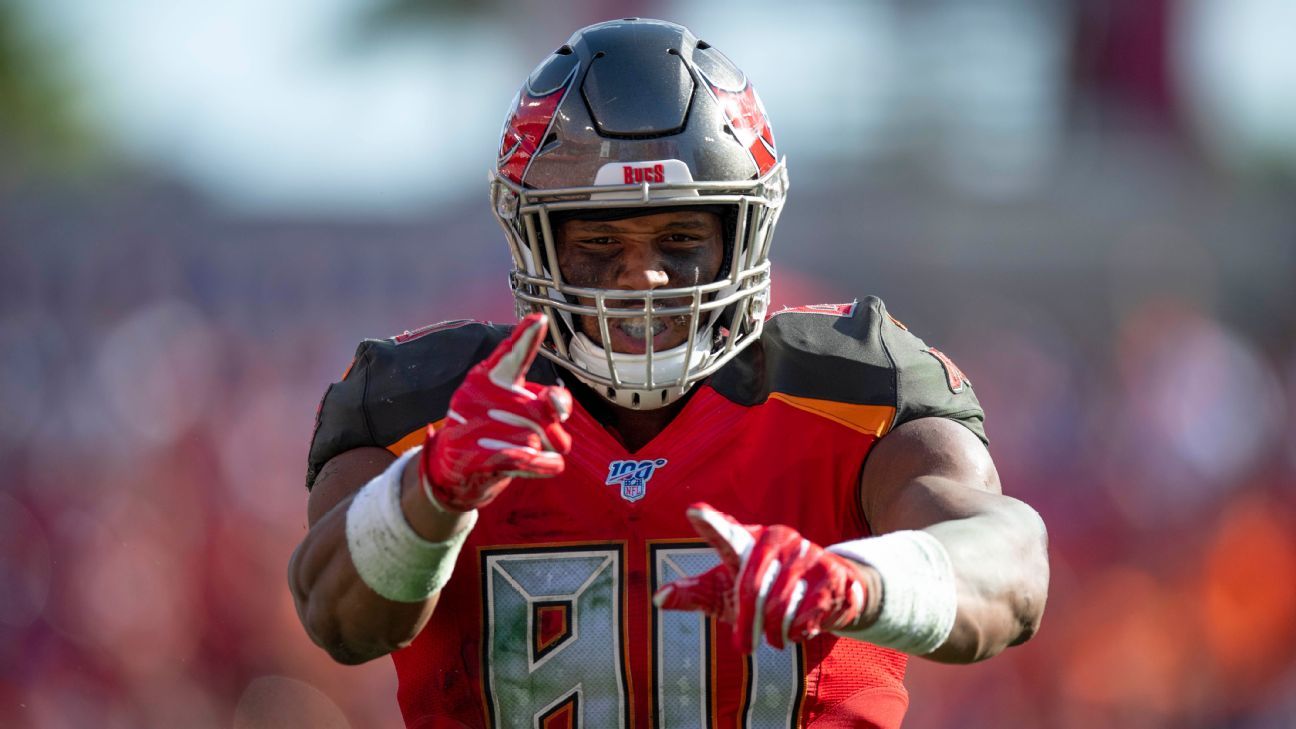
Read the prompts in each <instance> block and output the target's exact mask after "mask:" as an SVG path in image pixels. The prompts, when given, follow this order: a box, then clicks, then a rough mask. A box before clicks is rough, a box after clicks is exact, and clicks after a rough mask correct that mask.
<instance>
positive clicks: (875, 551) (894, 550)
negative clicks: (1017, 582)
mask: <svg viewBox="0 0 1296 729" xmlns="http://www.w3.org/2000/svg"><path fill="white" fill-rule="evenodd" d="M828 551H829V552H832V553H834V554H838V555H841V556H842V557H846V558H847V559H852V560H855V561H856V562H861V563H863V564H866V565H869V566H871V567H873V568H874V569H876V570H877V571H878V573H879V574H880V575H881V576H882V610H881V613H880V614H879V615H878V619H877V621H876V622H874V623H873V624H872V625H870V626H868V627H867V628H862V629H844V630H834V631H833V633H834V634H836V635H840V636H842V637H845V638H853V639H855V640H863V641H867V642H869V643H873V644H874V645H880V646H884V647H887V648H894V649H895V650H898V651H901V652H904V653H909V654H911V655H916V656H921V655H926V654H928V653H931V652H932V651H934V650H936V649H937V648H939V647H940V646H941V644H942V643H944V642H945V639H946V638H949V635H950V632H951V631H953V630H954V618H955V616H956V615H957V614H958V596H957V595H956V594H955V590H954V565H953V563H952V562H950V557H949V552H947V551H945V545H943V544H941V543H940V540H938V539H936V537H933V536H932V535H930V534H928V533H927V532H922V531H903V532H892V533H890V534H883V535H882V536H879V537H869V538H867V539H857V540H855V541H851V542H842V543H841V544H834V545H832V546H831V547H829V548H828Z"/></svg>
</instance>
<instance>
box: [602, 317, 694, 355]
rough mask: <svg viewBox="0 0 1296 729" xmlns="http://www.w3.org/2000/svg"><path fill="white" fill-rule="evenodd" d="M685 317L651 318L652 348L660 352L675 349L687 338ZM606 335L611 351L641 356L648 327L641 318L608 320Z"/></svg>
mask: <svg viewBox="0 0 1296 729" xmlns="http://www.w3.org/2000/svg"><path fill="white" fill-rule="evenodd" d="M688 329H689V326H688V317H687V316H683V315H681V316H654V317H653V318H652V347H653V351H654V352H662V351H665V350H667V349H671V348H672V347H677V346H679V345H680V344H683V343H684V340H685V339H687V338H688ZM608 334H609V335H611V337H612V351H613V352H624V353H626V354H643V353H645V352H646V351H648V348H647V347H646V346H644V341H645V337H647V336H648V327H647V325H646V324H645V322H644V319H643V318H635V319H612V318H609V319H608Z"/></svg>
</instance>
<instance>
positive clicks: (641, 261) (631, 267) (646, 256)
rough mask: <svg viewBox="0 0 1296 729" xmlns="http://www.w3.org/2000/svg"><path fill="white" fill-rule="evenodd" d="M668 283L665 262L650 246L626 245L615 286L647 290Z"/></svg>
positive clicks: (668, 275) (664, 285)
mask: <svg viewBox="0 0 1296 729" xmlns="http://www.w3.org/2000/svg"><path fill="white" fill-rule="evenodd" d="M668 285H670V274H669V273H667V272H666V266H665V263H664V262H663V261H662V258H661V256H660V255H658V254H657V252H656V251H655V250H654V249H653V247H652V246H642V245H640V246H626V247H625V248H624V249H623V250H622V260H621V266H620V270H619V273H618V276H617V287H618V288H621V289H629V290H635V291H640V290H643V291H649V290H652V289H660V288H665V287H666V286H668Z"/></svg>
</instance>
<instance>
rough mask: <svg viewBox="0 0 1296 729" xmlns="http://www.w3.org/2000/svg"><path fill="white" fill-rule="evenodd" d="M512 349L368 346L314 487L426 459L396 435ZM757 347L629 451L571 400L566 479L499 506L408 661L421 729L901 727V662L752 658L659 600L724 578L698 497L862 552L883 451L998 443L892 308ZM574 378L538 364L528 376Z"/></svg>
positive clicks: (480, 329)
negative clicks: (909, 437)
mask: <svg viewBox="0 0 1296 729" xmlns="http://www.w3.org/2000/svg"><path fill="white" fill-rule="evenodd" d="M860 310H864V311H860ZM857 319H858V321H854V320H857ZM842 320H850V323H852V324H853V326H851V327H840V326H836V325H835V322H839V321H842ZM504 332H506V330H504V329H501V328H497V327H487V326H486V325H481V324H462V323H457V324H456V325H455V326H454V327H453V328H450V329H445V330H438V331H437V332H429V333H428V334H429V335H430V336H428V337H426V338H418V339H414V338H407V339H405V340H404V341H403V342H402V343H400V344H395V343H394V342H392V341H389V342H385V343H379V342H374V343H366V345H362V346H361V350H360V352H359V353H358V354H357V360H356V362H357V366H355V367H353V368H352V370H351V372H350V373H348V375H347V377H346V378H345V379H344V381H343V382H342V383H338V384H336V385H334V386H333V388H331V389H330V391H329V392H328V393H327V394H326V396H325V400H324V403H323V406H322V408H321V417H320V424H319V427H317V433H316V438H315V442H314V444H313V445H312V453H311V473H310V476H309V477H308V478H309V479H313V477H314V474H315V473H316V472H317V471H318V468H319V466H321V465H322V464H323V463H324V462H325V461H327V458H328V457H331V455H330V454H335V453H337V452H341V451H343V450H346V449H348V448H349V447H356V445H363V444H366V443H357V442H356V441H358V440H365V441H368V444H381V443H382V442H383V440H384V439H385V441H386V447H388V448H389V449H390V450H392V451H393V452H396V453H399V452H402V451H404V450H405V449H407V448H410V447H412V446H414V445H416V444H418V443H419V442H421V429H420V428H418V427H417V425H415V426H414V427H410V428H409V430H407V431H405V432H404V433H403V434H402V435H400V437H396V435H397V433H399V432H400V428H401V427H403V426H402V425H401V423H402V422H406V423H417V422H418V420H419V417H422V418H423V421H424V422H426V421H427V420H436V419H439V417H441V416H443V415H444V410H445V405H444V401H448V397H449V393H450V392H453V389H454V386H457V382H458V380H459V379H462V373H463V372H464V371H466V369H467V367H468V366H470V365H471V363H473V362H476V361H478V360H480V359H481V358H482V357H484V356H485V355H486V354H487V353H489V351H490V350H491V349H492V348H493V343H495V342H498V341H499V340H500V339H502V338H503V336H504ZM438 334H440V340H441V341H439V342H437V343H436V344H437V346H436V347H435V351H436V352H438V353H439V355H440V356H438V360H437V361H438V362H441V366H439V367H431V368H427V367H425V368H423V369H424V370H427V369H433V370H436V372H434V373H433V374H432V375H430V376H428V375H426V374H424V375H420V376H423V377H427V378H428V379H424V380H410V379H408V376H407V375H402V374H401V373H402V372H405V371H408V370H409V369H410V368H408V367H403V366H401V363H402V362H408V361H409V360H410V358H414V357H416V355H417V358H418V359H419V360H420V361H424V358H426V357H427V356H428V353H427V352H422V351H418V350H416V349H410V347H411V345H415V344H416V343H417V342H422V341H425V339H435V338H437V335H438ZM488 334H489V336H488ZM810 342H813V343H814V346H813V347H808V346H807V343H810ZM425 346H431V345H425ZM384 348H386V349H384ZM452 352H461V353H463V354H460V355H449V353H452ZM749 352H751V353H752V354H751V355H750V356H748V355H747V353H746V352H745V353H744V357H743V358H740V360H735V363H734V364H733V366H732V367H730V366H727V367H726V368H724V369H722V370H721V371H720V372H718V373H716V375H714V376H713V377H712V378H710V379H709V380H708V381H707V382H706V383H704V384H702V385H700V386H699V387H698V391H697V392H696V393H694V394H693V396H692V398H691V399H690V400H689V401H688V403H687V404H686V406H685V407H684V409H683V410H682V411H681V412H680V414H679V415H678V416H677V417H676V418H675V419H674V420H673V421H671V423H670V424H669V425H668V426H667V427H666V429H665V430H664V431H662V432H661V433H660V434H659V435H658V436H657V437H656V438H654V439H653V440H652V441H651V442H650V443H648V444H647V445H645V446H644V447H643V448H641V449H640V450H638V451H636V452H634V453H629V452H627V451H626V450H625V449H624V447H623V446H622V445H621V444H620V443H619V442H618V441H617V440H616V438H614V437H613V436H612V435H611V434H610V433H609V432H608V431H607V430H606V429H604V427H603V426H602V425H601V424H600V423H599V422H597V421H596V420H595V419H594V418H593V417H592V416H591V415H590V414H589V413H588V412H587V411H585V410H584V409H583V408H581V407H580V406H579V404H577V405H576V407H575V409H574V412H573V414H572V417H571V419H570V420H569V421H568V423H567V429H568V432H569V433H570V434H571V436H572V441H573V449H572V453H571V454H570V455H569V456H568V457H567V467H566V470H565V471H564V472H563V473H562V474H561V475H560V476H557V477H554V478H551V479H544V480H534V481H528V480H522V479H518V480H515V481H514V483H513V484H512V485H511V486H510V487H509V488H508V489H506V490H505V491H504V492H503V493H502V495H501V496H500V497H499V498H498V499H496V500H495V501H494V502H493V503H492V504H491V505H490V506H488V507H486V508H485V509H483V510H482V513H481V516H480V519H479V521H478V523H477V526H476V528H475V529H474V530H473V532H472V533H471V534H470V535H469V537H468V541H467V543H466V545H465V547H464V549H463V551H462V552H461V554H460V557H459V561H458V563H457V564H456V566H455V572H454V576H453V577H452V578H451V580H450V583H449V584H448V585H447V586H446V588H445V589H444V590H443V591H442V593H441V596H440V601H439V603H438V605H437V608H436V610H435V612H434V613H433V615H432V618H431V620H430V622H429V623H428V625H427V627H426V628H425V629H424V631H423V632H422V633H421V634H420V635H419V636H418V637H417V638H416V639H415V641H414V643H413V644H411V645H410V646H409V647H408V648H405V649H404V650H401V651H399V652H397V653H394V654H393V656H392V657H393V660H394V662H395V664H396V669H397V674H398V676H399V681H400V688H399V692H398V696H399V701H400V705H401V710H402V713H403V715H404V717H405V721H406V724H407V726H409V727H429V728H437V729H441V728H450V727H455V728H459V727H474V728H475V727H484V726H491V727H526V728H529V729H534V728H535V727H540V728H541V729H546V728H548V727H576V726H585V727H739V726H741V727H801V726H806V727H817V728H822V727H866V728H867V727H876V728H878V729H889V728H893V727H898V726H899V725H900V721H901V719H902V717H903V716H904V713H905V709H906V707H907V705H908V696H907V693H906V691H905V689H904V686H903V683H902V680H903V676H904V670H905V663H906V656H905V655H903V654H901V653H898V652H895V651H892V650H889V649H885V648H880V647H878V646H874V645H871V644H868V643H863V642H858V641H853V640H847V639H841V638H837V637H836V636H832V635H821V636H818V637H816V638H814V639H812V640H810V641H807V642H805V643H803V644H799V645H797V644H794V645H793V646H792V647H790V648H788V649H787V650H783V651H779V650H775V649H773V648H771V647H769V646H768V645H765V644H764V643H763V642H762V643H761V644H760V647H759V648H758V649H757V650H756V651H755V653H754V654H753V655H752V656H750V657H746V656H741V655H739V654H737V653H735V652H734V651H733V650H732V648H731V647H730V645H729V641H728V626H720V627H719V628H717V626H716V625H715V624H713V621H712V620H711V619H709V618H706V617H705V616H703V615H701V614H699V613H686V612H672V611H662V610H658V609H657V608H656V607H654V606H653V604H652V601H651V599H650V598H651V595H652V594H653V592H654V591H655V590H656V588H657V587H658V586H660V585H661V584H663V583H665V582H668V581H670V580H673V579H676V578H678V577H680V576H683V575H688V574H697V573H699V572H702V571H704V570H706V569H709V568H710V567H711V566H713V565H715V564H716V562H717V559H718V558H717V557H716V555H715V553H714V551H713V550H711V549H710V548H709V547H707V546H706V545H705V544H704V543H703V542H702V541H701V540H700V539H699V538H698V536H697V535H696V533H694V531H693V529H692V528H691V526H690V525H689V523H688V521H687V520H686V518H685V510H686V508H687V507H688V506H689V505H690V504H692V503H693V502H696V501H705V502H707V503H710V504H711V505H712V506H715V507H716V508H718V509H721V510H722V511H725V512H727V513H729V514H732V515H733V516H734V517H735V518H737V519H739V520H740V521H743V522H745V523H751V524H778V523H781V524H788V525H790V526H792V527H794V528H796V529H797V530H798V531H800V532H801V533H802V534H803V535H804V536H806V537H807V538H808V539H811V540H813V541H815V542H817V543H819V544H822V545H829V544H833V543H835V542H840V541H844V540H847V539H855V538H858V537H861V536H865V535H867V534H868V524H867V521H866V518H865V515H864V514H863V513H862V510H861V506H860V499H859V494H858V488H859V478H860V473H861V470H862V468H863V464H864V458H865V456H866V455H867V453H868V451H869V449H870V448H871V447H872V446H873V444H874V443H875V442H876V441H877V439H878V438H879V437H881V436H882V435H884V434H885V433H886V431H887V430H889V429H890V428H892V427H894V425H895V424H897V423H898V422H902V421H903V420H906V419H909V418H912V417H922V416H928V415H940V416H945V417H953V418H955V419H958V420H959V421H960V422H964V423H965V424H966V425H968V427H970V428H972V429H973V430H974V432H977V433H978V435H983V431H982V430H981V413H980V407H979V405H977V404H976V400H975V396H973V395H972V394H971V390H970V388H969V387H966V386H965V385H966V381H965V380H963V381H960V382H958V383H957V385H958V386H957V387H955V386H954V384H953V380H952V378H951V377H949V376H948V373H947V371H946V370H945V369H944V363H943V361H942V360H941V359H940V358H939V357H936V356H934V355H930V354H929V353H926V348H925V346H924V345H923V344H922V342H921V341H920V340H918V339H916V338H915V337H913V336H912V335H909V334H908V332H907V331H905V330H903V329H901V328H899V327H897V326H895V324H894V323H891V320H890V319H889V317H887V316H885V310H884V309H883V308H882V305H881V302H878V301H877V300H876V299H871V300H868V301H866V302H864V303H863V304H860V305H858V306H852V307H849V308H847V307H840V308H839V309H838V310H834V311H833V312H825V311H822V310H812V311H803V312H797V313H790V314H786V315H783V316H776V317H775V318H774V319H772V320H771V321H770V322H769V325H768V326H767V328H766V334H765V336H763V337H762V340H761V342H760V343H759V344H758V345H757V346H754V347H752V348H751V350H749ZM897 352H901V354H899V355H897ZM446 359H449V360H452V361H451V362H449V363H446V362H444V360H446ZM357 369H358V370H359V374H356V373H357ZM456 372H457V373H458V374H457V375H456V374H455V373H456ZM557 375H558V373H556V372H554V371H553V367H552V365H549V364H548V363H537V367H536V368H533V371H532V372H531V373H530V375H529V376H531V378H532V379H534V380H536V381H551V380H553V379H555V378H556V376H557ZM353 378H359V381H358V382H356V383H355V384H354V385H353V386H352V387H347V386H346V383H347V382H348V381H351V380H352V379H353ZM838 380H842V381H838ZM947 384H948V387H946V385H947ZM443 391H444V392H443ZM902 392H903V395H902ZM379 403H381V405H378V406H377V407H376V404H379ZM438 408H439V411H438ZM393 409H394V410H406V409H410V410H414V411H415V412H414V413H402V414H399V415H393V414H392V413H390V412H388V411H389V410H393ZM438 413H439V414H438ZM433 416H436V417H433Z"/></svg>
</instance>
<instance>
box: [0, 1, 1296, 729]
mask: <svg viewBox="0 0 1296 729" xmlns="http://www.w3.org/2000/svg"><path fill="white" fill-rule="evenodd" d="M622 15H647V16H656V17H665V18H669V19H674V20H678V21H680V22H683V23H685V24H687V25H689V26H691V27H692V28H693V29H694V30H695V31H696V32H697V33H698V34H699V35H700V36H701V37H703V38H705V39H707V40H709V41H710V42H712V43H714V44H715V45H716V46H717V47H719V48H721V49H723V50H724V51H725V52H726V53H727V54H728V55H729V56H730V57H732V58H733V59H734V60H735V61H736V62H737V63H738V65H739V66H741V67H742V68H744V69H746V70H747V71H748V73H749V74H750V75H751V76H752V77H753V78H754V79H755V80H756V82H757V85H758V87H759V88H760V89H761V92H762V95H763V96H764V99H765V102H766V105H767V106H768V107H769V108H770V110H771V114H772V118H773V120H774V122H775V132H776V134H777V135H778V140H779V144H780V148H781V150H782V151H783V152H784V153H785V154H786V155H787V156H788V157H789V160H790V164H791V170H792V174H793V179H794V185H793V189H792V200H791V204H790V206H789V207H788V209H787V212H786V214H785V216H784V218H783V223H782V225H781V229H780V235H779V238H778V244H777V246H776V247H775V259H776V277H775V281H776V283H775V286H776V292H777V294H776V298H777V301H776V303H784V304H788V303H818V302H825V301H840V300H843V299H844V300H849V299H850V298H852V297H854V296H862V295H864V294H869V293H874V294H878V295H880V296H882V297H883V298H884V299H885V300H886V301H887V302H888V305H889V307H890V308H891V310H892V311H893V312H894V313H896V314H897V315H898V316H899V317H900V318H901V319H903V320H905V321H906V323H907V324H909V326H910V327H911V328H912V329H914V330H915V331H917V332H919V333H920V334H921V335H922V336H923V337H924V338H926V339H927V341H928V342H929V343H933V344H936V345H938V346H940V347H941V348H942V349H943V350H944V351H946V352H948V353H950V354H951V355H952V356H953V357H954V358H955V360H957V361H958V362H959V363H960V365H961V366H962V368H963V369H964V370H965V371H966V372H967V373H968V374H969V376H970V377H971V379H972V380H973V382H974V383H975V385H976V387H977V391H978V393H979V394H980V396H981V399H982V401H983V403H984V404H985V406H986V410H987V411H988V413H989V416H988V429H989V432H990V436H991V439H992V447H993V452H994V454H995V456H996V459H997V461H998V463H999V465H1000V469H1001V471H1002V474H1003V481H1004V484H1005V487H1006V489H1007V490H1008V491H1009V492H1010V493H1012V494H1014V495H1018V496H1020V497H1022V498H1024V499H1026V500H1028V501H1029V502H1031V503H1032V504H1034V505H1035V506H1036V507H1037V508H1039V509H1040V511H1041V512H1042V513H1043V514H1044V516H1045V519H1046V520H1047V521H1048V523H1049V525H1050V529H1051V534H1052V547H1053V570H1054V573H1053V590H1052V595H1051V598H1050V604H1049V609H1048V613H1047V615H1046V618H1045V621H1044V626H1043V630H1042V632H1041V633H1040V635H1039V636H1038V637H1037V638H1036V639H1035V640H1034V641H1033V642H1032V643H1031V644H1029V645H1028V646H1026V647H1024V648H1021V649H1015V650H1013V651H1011V652H1010V653H1009V654H1008V655H1006V656H1004V657H1001V658H999V659H996V660H994V661H991V662H989V663H986V664H982V665H979V666H975V667H971V668H966V667H942V666H934V665H930V664H925V663H923V662H921V661H915V662H914V664H913V668H912V674H911V676H912V678H911V680H910V686H911V690H912V708H911V711H910V717H909V720H908V721H907V723H906V726H907V727H911V728H912V729H929V728H936V727H953V726H957V727H1063V728H1071V727H1076V728H1079V727H1100V726H1101V727H1131V728H1135V727H1137V728H1139V729H1145V728H1157V727H1176V728H1183V727H1188V728H1195V727H1200V728H1204V729H1217V728H1224V727H1237V728H1246V729H1260V728H1265V729H1269V728H1277V727H1293V726H1296V718H1294V717H1296V488H1293V486H1296V447H1293V446H1294V444H1296V46H1293V45H1292V43H1291V42H1290V39H1291V36H1292V30H1293V29H1296V4H1293V3H1292V2H1290V0H1140V1H1139V2H1122V1H1121V0H977V1H975V2H968V1H967V0H923V1H922V2H914V1H912V0H855V1H852V2H846V1H841V2H809V1H808V0H807V1H803V2H798V3H779V2H774V1H773V0H748V1H747V2H744V3H742V4H741V6H730V5H727V4H719V3H708V4H703V3H686V2H683V1H682V0H677V1H670V0H620V1H611V0H608V1H605V2H597V1H595V0H564V1H562V2H546V3H519V4H512V3H508V2H505V1H504V0H491V1H488V2H469V1H468V0H281V1H280V2H277V3H264V2H258V1H257V0H226V2H221V3H200V2H196V1H194V0H123V1H122V2H113V3H98V2H90V1H89V0H3V1H0V462H2V463H3V471H2V475H0V726H3V727H6V728H11V727H12V728H23V729H25V728H27V727H38V728H40V729H62V728H64V727H67V728H78V729H79V728H81V727H91V726H93V727H101V728H104V729H115V728H118V727H123V728H125V727H186V728H191V729H207V728H209V727H229V726H235V727H240V728H245V727H267V728H268V727H291V728H296V727H303V728H304V727H328V728H330V729H332V728H334V727H356V728H360V727H379V726H397V725H398V713H397V710H396V703H395V700H394V695H393V692H394V677H393V671H392V669H391V668H390V665H389V663H388V662H386V661H378V662H375V663H374V664H371V665H368V666H365V667H361V668H343V667H340V666H335V665H332V664H331V663H330V661H329V660H328V658H327V656H325V654H324V653H322V652H321V651H319V650H318V649H316V648H314V647H313V646H312V645H311V644H310V643H309V641H308V640H307V638H306V637H305V635H304V633H303V631H302V630H301V628H300V627H299V625H298V623H297V620H296V617H295V615H294V612H293V607H292V604H291V601H290V598H289V595H288V591H287V589H286V584H285V579H284V573H285V564H286V562H287V559H288V555H289V554H290V552H291V550H292V548H293V547H294V545H295V544H296V542H297V541H298V540H299V539H300V537H301V535H302V534H303V531H304V529H305V497H306V492H305V489H304V488H303V485H302V482H303V472H304V464H305V453H306V446H307V441H308V439H309V437H310V432H311V427H312V423H313V414H314V408H315V404H316V402H317V399H318V398H319V396H320V394H321V393H322V392H323V389H324V387H325V385H326V383H328V382H329V381H331V380H334V379H336V378H337V377H338V376H339V375H340V374H341V372H342V370H343V368H345V367H346V365H347V363H348V361H349V358H350V355H351V352H352V349H353V347H354V346H355V344H356V342H357V341H358V340H359V339H360V338H362V337H365V336H387V335H390V334H394V333H397V332H399V331H401V330H403V329H406V328H414V327H416V326H418V325H420V324H423V323H427V322H432V321H438V320H442V319H450V318H458V317H476V318H495V319H498V320H507V319H509V318H510V317H511V302H510V299H509V296H508V292H507V288H506V282H505V272H506V270H507V268H508V265H509V264H508V259H507V255H506V252H505V248H504V245H503V242H502V240H501V236H500V234H499V231H498V229H496V228H495V224H494V222H493V221H492V220H491V219H490V217H489V214H488V211H487V208H486V193H485V176H486V172H485V171H486V169H487V167H488V166H489V165H490V164H491V163H492V162H493V157H494V152H495V149H496V142H497V135H498V131H499V127H500V123H501V121H502V119H503V116H504V113H505V110H506V108H507V104H508V101H509V99H510V98H511V97H512V96H513V94H514V92H515V90H516V88H517V85H518V84H519V83H520V81H521V80H522V78H523V77H524V76H525V74H526V73H527V72H528V71H529V70H530V68H531V66H532V64H533V63H534V62H535V61H536V60H537V59H539V58H540V57H541V56H542V55H543V54H545V53H547V52H549V51H550V50H552V48H554V47H556V46H557V45H558V44H560V43H561V42H562V41H563V40H564V39H565V38H566V37H567V34H568V33H570V31H571V30H573V29H574V28H576V27H578V26H580V25H583V24H586V23H588V22H593V21H596V20H603V19H607V18H611V17H618V16H622Z"/></svg>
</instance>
